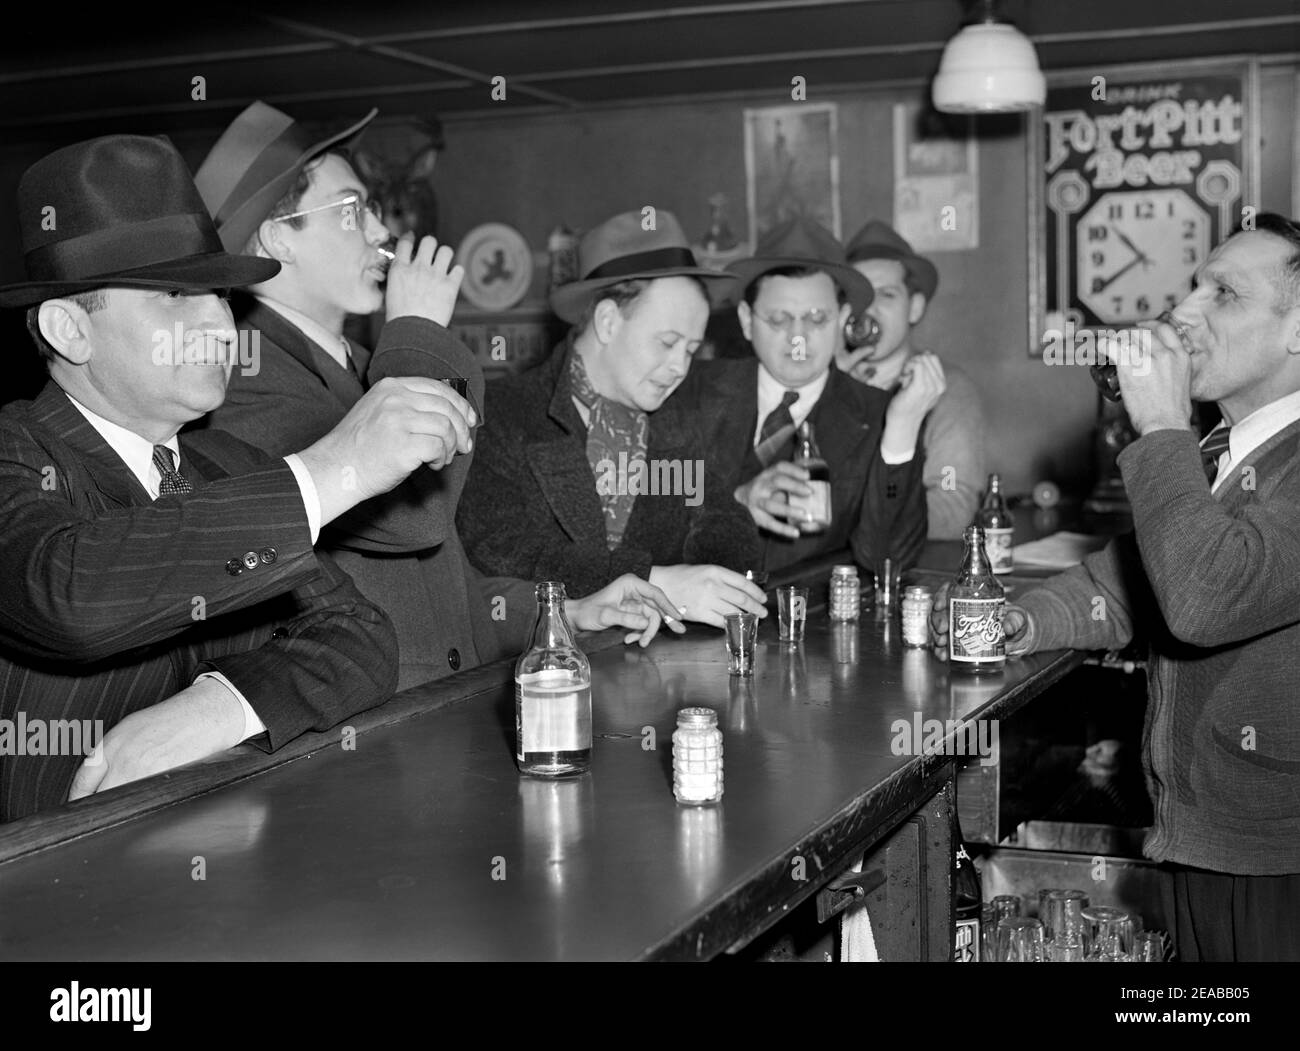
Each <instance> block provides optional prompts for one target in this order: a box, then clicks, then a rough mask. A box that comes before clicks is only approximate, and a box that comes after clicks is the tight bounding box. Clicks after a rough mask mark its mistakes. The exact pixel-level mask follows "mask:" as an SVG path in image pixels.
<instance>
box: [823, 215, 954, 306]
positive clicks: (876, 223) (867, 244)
mask: <svg viewBox="0 0 1300 1051" xmlns="http://www.w3.org/2000/svg"><path fill="white" fill-rule="evenodd" d="M846 251H847V254H848V257H849V262H850V263H856V262H858V261H859V260H862V259H897V260H898V261H899V262H900V263H902V264H903V269H904V270H905V271H906V272H907V274H908V276H909V277H911V279H912V282H911V283H912V287H913V288H914V289H915V290H916V291H917V292H920V293H921V295H923V296H925V298H926V301H927V302H928V301H929V300H931V299H933V298H934V292H935V289H937V288H938V287H939V271H938V270H936V269H935V268H934V264H933V263H932V262H930V260H928V259H925V258H923V257H922V256H919V255H917V254H916V253H915V252H913V251H912V246H911V245H910V244H908V243H907V242H906V241H905V240H903V238H902V237H901V236H899V234H898V232H897V231H896V230H895V229H894V228H893V227H892V226H890V225H889V224H888V223H884V222H881V221H880V220H879V219H872V220H871V221H870V222H869V223H867V225H866V226H864V227H863V228H862V229H861V230H859V231H858V232H857V233H856V234H854V235H853V240H852V241H850V242H849V247H848V249H847V250H846Z"/></svg>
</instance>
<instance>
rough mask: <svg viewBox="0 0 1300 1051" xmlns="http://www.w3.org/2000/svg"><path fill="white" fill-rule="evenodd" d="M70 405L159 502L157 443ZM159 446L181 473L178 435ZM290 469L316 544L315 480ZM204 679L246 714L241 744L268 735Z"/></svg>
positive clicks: (211, 675) (293, 465) (295, 465)
mask: <svg viewBox="0 0 1300 1051" xmlns="http://www.w3.org/2000/svg"><path fill="white" fill-rule="evenodd" d="M64 394H65V395H66V396H67V399H68V401H70V402H72V404H73V405H75V406H76V407H77V409H78V411H79V412H80V413H81V415H83V416H84V417H86V421H87V422H88V423H89V424H90V425H91V426H92V427H94V428H95V430H96V431H98V432H99V436H100V437H101V438H103V439H104V441H105V442H106V443H107V444H108V447H109V448H110V449H112V450H113V451H114V452H115V453H117V455H118V456H120V457H121V458H122V462H123V463H125V464H126V466H127V468H128V469H129V470H130V472H131V473H132V474H133V475H135V477H136V479H137V480H138V481H139V482H140V484H141V485H142V486H143V487H144V491H145V492H146V493H148V494H149V497H150V499H152V500H157V499H158V490H159V488H160V486H161V485H162V475H161V474H159V472H158V468H157V467H156V466H155V465H154V462H153V447H154V443H153V442H151V441H150V440H149V439H148V438H143V437H141V436H140V435H138V434H136V433H135V432H134V431H129V430H127V429H126V428H125V427H122V426H121V425H119V424H116V423H114V422H113V421H112V420H106V419H104V417H103V416H100V415H99V414H98V413H97V412H92V411H91V410H90V409H88V408H86V407H85V406H84V405H82V404H81V402H79V401H77V399H76V398H74V397H73V396H72V395H71V394H68V393H67V391H64ZM158 444H159V445H165V446H166V447H167V448H168V449H170V450H171V451H172V464H173V466H174V467H175V468H176V469H177V470H178V471H179V470H180V463H181V457H180V442H179V441H177V439H176V435H174V434H173V435H172V436H171V437H170V438H168V439H167V440H166V441H165V442H159V443H158ZM284 461H285V463H287V464H288V465H289V469H290V470H291V471H293V476H294V478H295V479H297V481H298V488H299V490H300V491H301V493H302V501H303V506H304V507H305V508H306V510H307V520H308V524H309V525H310V526H311V541H312V543H313V544H314V543H316V537H317V535H318V534H319V532H320V497H319V496H318V494H317V492H316V483H315V482H313V481H312V480H311V475H310V474H309V473H308V471H307V468H306V467H305V466H303V463H302V461H301V460H300V459H298V457H297V456H296V455H293V454H290V455H289V456H286V457H285V458H284ZM200 679H215V680H216V681H217V682H219V683H221V685H222V686H224V687H225V688H226V689H228V690H229V691H230V692H231V693H232V694H234V695H235V698H236V699H237V700H238V701H239V704H240V707H242V708H243V710H244V735H243V736H242V737H241V738H240V741H247V740H248V739H249V738H250V737H256V736H257V735H258V734H260V733H263V732H265V730H266V724H265V723H263V722H262V720H261V719H260V718H259V717H258V714H257V712H255V711H254V710H253V706H252V705H251V704H249V703H248V700H247V699H246V698H245V697H244V695H243V694H242V693H240V692H239V690H237V689H236V688H235V686H234V684H233V683H231V681H230V680H229V679H227V678H226V677H225V676H224V675H222V674H221V673H220V672H217V671H210V672H204V673H203V674H202V675H200V676H198V677H197V678H196V679H195V680H194V681H195V682H198V681H199V680H200Z"/></svg>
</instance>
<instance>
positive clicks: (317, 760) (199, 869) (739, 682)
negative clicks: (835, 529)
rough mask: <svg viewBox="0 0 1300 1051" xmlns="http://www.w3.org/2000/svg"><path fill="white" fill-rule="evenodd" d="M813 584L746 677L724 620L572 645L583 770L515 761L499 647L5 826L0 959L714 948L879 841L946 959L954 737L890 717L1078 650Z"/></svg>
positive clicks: (616, 956) (911, 933) (882, 939)
mask: <svg viewBox="0 0 1300 1051" xmlns="http://www.w3.org/2000/svg"><path fill="white" fill-rule="evenodd" d="M947 575H949V574H948V572H946V571H945V573H944V576H945V577H946V576H947ZM936 579H938V578H936ZM809 582H810V583H812V584H813V585H814V587H815V588H817V587H821V588H823V589H824V583H825V575H824V574H822V573H820V572H818V574H817V575H816V576H815V577H812V578H810V580H809ZM817 594H818V592H817V590H814V592H813V600H814V608H813V609H811V610H810V612H809V621H808V629H807V638H806V640H805V642H804V643H803V645H802V646H801V647H799V648H797V649H794V650H790V649H787V648H786V647H784V646H783V645H782V644H780V643H779V642H778V641H777V625H776V616H775V612H774V611H773V612H772V613H771V614H770V615H769V617H768V618H767V619H766V620H765V621H763V622H762V623H761V624H760V627H759V645H758V659H757V670H756V674H755V675H754V677H753V678H752V679H751V680H744V679H739V678H732V677H730V676H729V675H728V674H727V668H726V654H725V651H724V647H723V641H722V633H721V632H720V631H718V630H715V629H709V628H705V627H702V626H698V625H696V626H692V628H691V629H690V631H689V632H688V634H687V635H685V636H684V637H681V638H678V637H674V636H661V637H660V638H658V639H656V640H655V641H654V643H652V645H651V646H650V647H649V648H648V649H646V650H641V649H639V648H635V647H629V648H625V647H624V646H623V645H622V643H621V641H620V640H619V637H618V635H617V634H616V633H612V632H609V633H605V634H604V635H602V636H599V637H595V638H588V639H585V640H583V645H584V647H585V648H586V649H587V651H588V653H589V654H590V656H591V664H592V696H593V706H594V732H595V747H594V753H593V761H592V768H591V771H590V773H589V774H587V775H585V776H584V777H582V778H579V779H575V780H570V781H560V782H547V781H538V780H531V779H526V778H521V777H520V776H519V774H518V772H517V771H516V768H515V764H514V756H513V744H514V696H513V678H512V665H511V663H510V662H501V663H499V664H496V665H492V666H489V667H485V668H480V669H475V670H474V671H472V672H469V673H467V674H466V675H463V676H459V677H457V678H456V679H454V680H453V681H451V682H443V683H436V684H431V685H427V686H423V687H418V688H416V689H414V690H410V691H407V692H406V693H404V694H402V695H399V696H398V697H397V698H395V699H394V700H393V701H391V702H390V703H389V704H388V705H385V706H384V707H382V708H380V709H376V710H375V711H373V712H370V713H366V714H365V715H364V716H362V717H359V718H357V719H355V720H353V722H352V724H351V725H352V726H354V727H355V729H356V731H357V732H356V735H355V741H354V742H353V745H354V746H353V747H351V748H348V747H345V746H344V742H343V740H342V736H343V735H342V732H341V730H339V729H336V730H334V731H332V732H330V733H328V734H315V735H309V736H308V737H306V738H303V739H300V740H299V741H298V742H294V743H293V744H292V745H291V746H289V747H288V748H286V749H283V750H281V752H279V753H277V754H276V755H272V756H266V755H263V754H261V753H259V752H257V751H256V750H255V749H251V748H249V747H247V746H245V747H241V748H240V749H236V750H235V751H234V752H231V753H228V754H227V755H225V756H222V757H219V758H218V759H216V760H214V761H212V762H209V763H203V764H196V765H194V766H191V767H188V768H185V769H183V770H180V771H175V772H172V773H169V774H164V775H160V776H158V777H155V778H151V779H149V780H148V781H145V782H140V783H138V784H136V785H133V786H125V787H124V788H123V789H120V790H118V791H115V792H111V793H106V794H105V795H104V796H101V797H92V798H91V799H88V800H84V801H81V802H79V803H77V804H74V805H72V806H68V807H64V808H62V809H61V810H59V811H55V812H53V813H52V814H50V815H46V816H42V817H40V818H29V819H26V820H24V821H20V822H14V823H12V824H10V825H7V826H4V827H3V828H0V903H3V904H2V906H0V959H15V960H19V959H21V960H35V959H65V960H68V959H77V960H99V959H104V960H118V959H122V960H161V959H217V960H236V959H295V960H297V959H304V960H305V959H373V960H381V959H383V960H409V959H428V960H500V959H511V960H514V959H522V960H577V959H598V960H632V959H705V958H709V957H713V956H717V955H719V954H722V953H725V952H727V951H728V950H735V949H737V948H739V947H741V946H743V945H744V944H745V943H746V942H748V941H749V940H750V939H752V938H753V937H754V936H755V935H756V934H758V933H759V932H761V931H763V930H764V929H765V928H767V927H769V926H770V925H771V924H773V923H775V922H776V921H778V920H779V919H781V918H782V917H783V916H784V915H786V914H788V912H789V911H790V910H791V909H792V908H794V907H795V906H796V905H798V904H799V903H801V902H804V901H806V900H807V899H808V898H809V897H811V896H812V895H814V894H817V893H818V892H820V891H823V890H824V888H825V887H826V885H827V884H828V882H830V881H831V880H832V879H833V878H835V877H837V876H839V875H840V874H841V873H843V871H844V870H845V869H846V868H847V867H848V866H849V865H851V864H852V863H853V862H854V861H855V860H856V859H857V858H858V857H860V856H861V855H862V853H863V852H864V851H869V850H873V849H874V850H875V851H876V853H875V854H874V855H873V858H883V859H884V860H883V862H882V863H881V865H882V875H883V876H884V878H885V882H884V884H883V885H882V886H881V887H879V888H878V889H876V890H874V891H873V892H872V897H871V898H869V899H868V900H869V902H870V900H875V901H876V902H877V904H878V905H880V904H882V903H883V905H884V908H882V909H881V915H887V919H886V920H885V921H884V922H883V923H878V926H879V927H881V928H882V929H880V930H878V933H877V938H878V942H879V943H880V945H881V951H882V955H883V956H884V957H885V958H887V959H903V958H912V959H942V958H945V957H946V954H947V951H948V946H949V939H950V937H951V935H950V930H951V928H950V926H949V924H950V897H949V895H950V855H949V854H948V843H949V839H948V829H947V812H948V809H947V808H948V807H949V806H950V805H951V787H950V786H951V780H952V776H953V771H954V760H953V758H952V756H950V755H942V754H941V755H918V754H906V755H896V754H894V748H893V744H894V740H895V732H894V730H893V729H892V724H894V722H895V720H899V719H902V720H905V721H906V722H907V723H908V724H909V725H914V721H915V719H916V718H917V717H918V716H919V718H920V719H921V720H929V719H939V720H944V721H947V720H950V719H965V720H972V719H976V718H979V719H1001V718H1005V717H1006V716H1007V715H1009V714H1010V713H1011V712H1012V711H1013V710H1015V709H1016V708H1017V707H1019V706H1020V705H1022V704H1024V703H1025V702H1026V701H1028V700H1029V699H1030V698H1032V697H1033V696H1035V695H1036V694H1038V693H1040V692H1041V691H1042V690H1043V689H1045V688H1046V687H1047V686H1048V685H1050V684H1051V683H1053V682H1055V681H1056V680H1057V679H1059V678H1061V677H1062V676H1063V675H1065V674H1066V673H1067V672H1068V671H1070V670H1071V669H1072V668H1073V667H1075V666H1076V665H1077V664H1078V663H1079V662H1080V661H1081V660H1082V655H1081V654H1075V653H1068V652H1057V653H1048V654H1038V655H1035V656H1033V657H1030V658H1027V659H1024V660H1017V661H1011V662H1009V663H1008V665H1007V667H1006V669H1005V670H1004V671H1002V672H1000V673H997V674H993V675H986V676H979V677H973V676H970V675H967V674H963V673H954V674H952V675H950V674H949V671H948V667H947V666H946V665H945V664H943V663H942V662H939V661H937V660H935V659H934V658H933V657H931V656H930V655H929V653H928V652H926V651H921V650H905V649H904V648H903V645H902V636H901V625H900V624H899V622H898V620H897V617H896V616H895V618H893V619H892V620H885V621H882V620H879V619H877V617H876V616H875V615H874V614H873V613H872V612H871V611H870V610H867V611H865V612H864V614H863V618H862V619H861V620H860V621H859V622H857V623H856V624H847V625H833V624H831V623H830V622H829V620H828V619H827V615H826V611H825V608H824V606H821V605H818V604H816V603H817ZM688 705H704V706H708V707H711V708H714V709H716V710H717V711H718V715H719V726H720V728H721V729H722V731H723V734H724V747H725V795H724V797H723V801H722V803H721V804H720V805H718V806H716V807H707V808H693V807H686V806H680V805H678V804H677V803H676V802H675V801H674V799H673V793H672V786H671V752H672V744H671V738H672V733H673V730H674V728H675V725H676V712H677V710H678V709H679V708H683V707H686V706H688ZM920 745H921V742H916V748H915V749H914V750H913V751H914V752H915V751H916V750H919V748H920ZM918 821H919V822H920V824H919V825H918V824H916V823H917V822H918ZM909 822H912V823H913V825H914V826H915V827H914V828H912V830H911V831H910V832H909V831H908V828H909V826H908V823H909ZM900 837H902V838H901V839H900ZM909 837H910V839H909ZM904 840H907V841H908V842H909V843H910V846H908V845H907V844H906V843H903V841H904ZM900 844H902V845H901V846H900ZM869 863H870V862H869ZM200 877H201V878H200ZM828 900H829V899H828Z"/></svg>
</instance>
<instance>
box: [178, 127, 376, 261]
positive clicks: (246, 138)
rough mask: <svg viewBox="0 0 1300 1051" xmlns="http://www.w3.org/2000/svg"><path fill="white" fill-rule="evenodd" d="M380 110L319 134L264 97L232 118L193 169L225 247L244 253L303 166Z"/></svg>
mask: <svg viewBox="0 0 1300 1051" xmlns="http://www.w3.org/2000/svg"><path fill="white" fill-rule="evenodd" d="M378 112H379V110H377V109H372V110H371V111H370V112H369V113H367V114H366V115H365V116H364V117H362V118H361V119H360V120H359V121H357V122H356V123H355V124H353V125H351V126H350V127H347V128H345V129H344V130H343V131H340V132H338V133H337V134H335V135H330V136H327V137H326V138H323V139H319V138H317V137H316V136H314V135H311V134H309V133H308V132H307V130H306V129H305V128H304V127H303V126H302V125H301V124H299V123H298V122H297V121H296V120H294V119H293V118H292V117H290V116H289V114H287V113H283V112H281V111H280V110H278V109H276V108H275V107H274V106H268V105H267V104H266V103H265V102H254V103H253V104H252V105H251V106H249V107H248V108H247V109H246V110H244V112H243V113H241V114H240V115H239V116H238V117H236V118H235V119H234V120H233V121H232V122H231V125H230V127H228V128H227V129H226V130H225V132H223V133H222V136H221V138H219V139H218V140H217V144H216V145H215V146H213V147H212V149H211V150H210V151H209V152H208V155H207V156H206V157H205V158H204V159H203V163H202V164H200V165H199V170H198V171H197V172H195V173H194V183H195V185H196V186H198V188H199V193H201V194H202V195H203V200H204V203H206V204H207V206H208V211H209V212H210V213H211V214H212V219H213V221H214V222H215V223H216V224H217V232H218V233H219V234H221V241H222V243H223V244H224V245H225V246H226V250H227V251H230V252H242V251H243V250H244V245H246V244H247V243H248V239H249V238H250V237H252V236H253V231H254V230H256V229H257V228H258V227H259V226H260V225H261V223H262V220H263V219H265V218H266V217H267V216H268V215H269V214H270V212H271V209H272V208H273V207H274V206H275V202H276V201H278V200H279V199H280V198H281V197H283V196H284V195H285V193H287V192H288V191H289V189H290V188H291V187H292V186H293V182H294V180H295V179H296V178H298V173H299V172H300V171H302V169H303V166H304V165H305V164H306V163H307V162H308V161H310V160H311V159H312V158H313V157H318V156H320V154H322V153H324V152H325V151H326V150H328V149H329V148H330V147H331V146H337V145H339V144H340V143H346V142H348V141H350V140H351V139H354V138H356V136H357V135H359V134H360V133H361V132H362V131H364V130H365V127H366V125H367V124H369V123H370V122H371V121H372V120H374V119H375V114H377V113H378Z"/></svg>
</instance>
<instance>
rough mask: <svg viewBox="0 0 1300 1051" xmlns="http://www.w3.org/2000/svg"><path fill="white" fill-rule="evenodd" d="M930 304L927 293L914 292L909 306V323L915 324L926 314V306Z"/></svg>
mask: <svg viewBox="0 0 1300 1051" xmlns="http://www.w3.org/2000/svg"><path fill="white" fill-rule="evenodd" d="M927 306H929V304H928V303H927V302H926V299H925V295H924V294H923V293H921V292H913V293H912V296H911V299H910V301H909V303H908V307H907V323H908V324H909V325H915V324H916V323H917V322H918V321H920V320H921V318H922V317H924V316H925V308H926V307H927Z"/></svg>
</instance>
